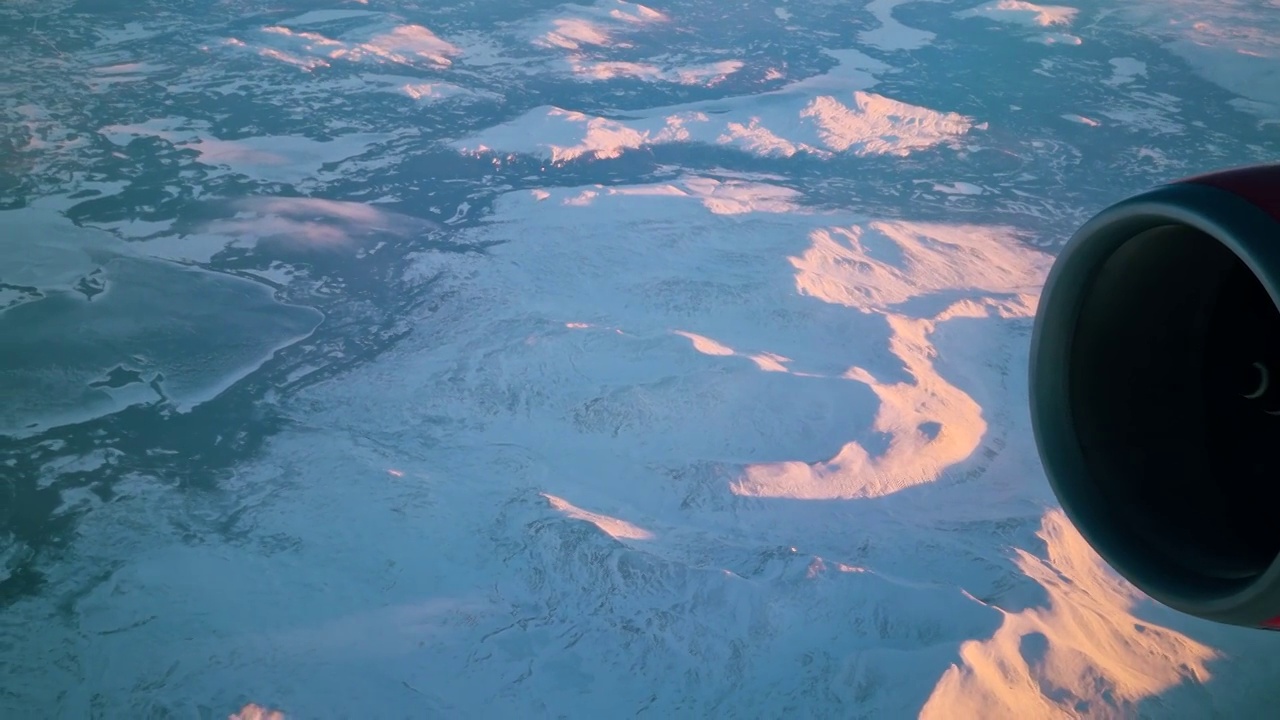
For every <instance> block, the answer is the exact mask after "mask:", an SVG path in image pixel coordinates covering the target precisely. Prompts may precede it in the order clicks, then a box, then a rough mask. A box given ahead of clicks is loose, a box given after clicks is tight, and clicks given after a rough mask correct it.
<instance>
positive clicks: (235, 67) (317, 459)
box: [0, 0, 1280, 720]
mask: <svg viewBox="0 0 1280 720" xmlns="http://www.w3.org/2000/svg"><path fill="white" fill-rule="evenodd" d="M1175 14H1177V19H1176V20H1173V21H1170V20H1168V18H1170V17H1173V16H1174V15H1175ZM1272 20H1273V19H1272V18H1270V16H1268V15H1265V14H1264V13H1262V12H1261V11H1260V10H1257V8H1255V7H1254V5H1250V4H1248V3H1243V2H1239V3H1220V2H1219V3H1207V2H1200V1H1199V0H1179V2H1177V3H1175V4H1174V6H1168V4H1164V5H1157V4H1152V3H1137V4H1134V3H1129V4H1118V3H1092V4H1087V5H1083V4H1077V5H1073V6H1072V7H1064V6H1040V5H1034V4H1031V3H1028V2H1022V1H1021V0H1000V1H999V2H976V1H975V0H967V1H956V2H938V1H935V0H916V1H910V0H909V1H907V2H901V1H899V0H874V1H873V2H869V3H862V4H856V3H855V4H849V3H836V2H810V3H799V2H786V1H783V0H778V1H776V2H755V1H754V0H753V1H750V2H742V3H735V4H731V5H727V4H725V3H722V2H711V1H710V0H681V1H680V2H675V1H672V2H666V3H658V2H654V3H647V4H644V5H641V4H636V3H631V2H624V1H622V0H600V2H596V3H594V4H559V5H558V4H555V3H552V2H532V1H521V2H511V3H497V2H494V3H473V2H456V3H451V4H448V3H446V4H443V5H441V4H419V3H412V2H399V1H395V0H387V1H385V2H380V1H379V0H359V1H356V2H329V3H315V2H295V1H292V0H290V1H289V2H284V3H275V4H271V5H267V4H263V3H259V2H256V1H252V0H223V1H222V2H219V3H211V4H178V5H177V6H175V5H174V4H172V3H161V2H150V3H149V2H130V3H113V2H108V3H104V2H95V3H80V2H47V1H46V2H42V3H35V2H30V1H29V0H10V2H8V3H6V4H5V5H3V6H0V44H3V46H4V47H5V48H7V50H6V52H7V55H6V57H7V61H6V62H4V63H0V89H3V94H2V99H0V112H3V114H4V118H5V121H4V122H3V123H0V208H3V210H0V397H3V399H4V402H3V403H2V404H0V608H2V609H0V715H3V716H4V717H9V716H13V717H58V718H62V717H66V718H82V717H174V718H177V717H198V718H223V717H234V718H243V719H245V720H247V719H249V718H272V719H273V720H278V718H281V717H288V718H356V717H359V718H426V717H431V718H437V717H438V718H490V717H492V718H507V717H530V718H533V717H602V716H603V717H630V716H655V717H784V716H785V717H822V718H827V717H868V718H893V717H912V716H922V717H929V718H961V717H965V718H967V717H981V718H1004V717H1008V718H1029V717H1160V718H1166V717H1188V718H1203V717H1211V716H1223V717H1249V716H1259V715H1261V714H1263V713H1265V712H1267V711H1268V710H1269V708H1270V706H1271V704H1272V696H1273V693H1272V690H1271V688H1272V687H1273V685H1274V681H1275V678H1276V677H1280V653H1277V652H1276V650H1277V649H1280V648H1278V647H1277V645H1276V643H1277V639H1276V637H1275V636H1274V635H1269V634H1262V633H1254V632H1250V631H1246V630H1241V629H1236V628H1227V627H1219V626H1212V625H1209V624H1207V623H1204V622H1200V621H1196V620H1194V619H1190V618H1186V617H1182V616H1179V615H1176V614H1174V613H1172V612H1170V611H1168V610H1166V609H1164V608H1161V607H1158V606H1156V605H1154V604H1153V603H1152V602H1150V601H1149V600H1147V599H1145V598H1144V597H1142V596H1141V595H1140V594H1139V593H1138V592H1137V591H1135V590H1134V589H1133V588H1132V587H1131V586H1129V585H1128V584H1127V583H1125V582H1123V581H1122V580H1120V579H1119V578H1118V577H1117V576H1116V575H1115V574H1114V573H1113V572H1112V571H1110V570H1109V569H1108V568H1106V567H1105V566H1104V565H1103V564H1102V563H1101V561H1100V560H1099V559H1098V558H1097V556H1096V555H1095V554H1094V553H1093V552H1092V550H1090V549H1089V548H1088V547H1087V545H1085V543H1084V542H1083V541H1082V539H1081V538H1080V536H1079V535H1078V534H1077V533H1076V532H1075V530H1074V529H1073V528H1072V527H1071V526H1070V524H1069V523H1068V522H1067V521H1066V520H1065V518H1064V516H1063V515H1062V513H1061V511H1060V510H1058V509H1057V507H1056V503H1055V501H1054V499H1053V497H1052V495H1051V494H1050V492H1049V489H1048V486H1047V484H1046V482H1045V479H1044V476H1043V471H1042V470H1041V468H1040V465H1039V461H1038V458H1037V457H1036V454H1035V450H1034V447H1033V444H1032V440H1031V433H1030V428H1029V421H1028V417H1027V411H1026V408H1025V404H1026V396H1027V390H1026V380H1025V365H1026V362H1027V344H1028V335H1029V330H1030V324H1031V318H1032V317H1033V316H1034V313H1035V309H1036V305H1037V301H1038V295H1039V289H1040V284H1041V282H1042V281H1043V278H1044V275H1045V273H1046V272H1047V270H1048V267H1049V266H1050V265H1051V263H1052V261H1053V253H1054V252H1055V250H1056V248H1057V247H1059V246H1060V244H1061V243H1062V242H1063V241H1064V240H1065V239H1066V238H1067V237H1068V236H1069V235H1070V234H1071V232H1072V231H1074V229H1075V227H1076V226H1077V225H1078V224H1079V223H1080V222H1081V221H1083V220H1084V219H1085V218H1087V217H1088V216H1089V215H1090V214H1092V213H1093V212H1095V211H1097V210H1099V209H1101V208H1102V207H1103V206H1105V205H1106V204H1109V203H1110V202H1113V201H1115V200H1118V199H1119V198H1120V197H1123V196H1125V195H1128V194H1130V193H1132V192H1136V191H1138V190H1141V189H1144V188H1146V187H1147V186H1149V185H1152V184H1155V183H1157V182H1162V181H1165V180H1169V179H1172V178H1174V177H1177V176H1179V175H1183V174H1189V173H1191V172H1194V171H1199V170H1204V169H1209V168H1212V167H1217V166H1224V165H1231V164H1239V163H1244V162H1250V161H1257V160H1262V159H1268V158H1271V159H1274V157H1275V156H1276V153H1277V151H1278V150H1280V138H1278V136H1277V135H1276V132H1277V127H1278V125H1277V121H1278V120H1280V111H1277V106H1278V105H1277V103H1280V85H1278V84H1277V82H1276V80H1277V77H1280V76H1277V75H1275V72H1274V68H1273V66H1275V67H1280V65H1277V64H1276V55H1277V53H1280V44H1278V41H1276V40H1275V38H1280V26H1275V27H1272V26H1274V22H1271V21H1272ZM1268 22H1271V25H1266V23H1268ZM1265 28H1271V30H1276V31H1277V32H1272V31H1271V30H1267V29H1265ZM1246 73H1248V74H1249V77H1251V78H1253V80H1251V81H1249V82H1247V83H1246V82H1242V81H1241V80H1240V78H1241V77H1244V74H1246Z"/></svg>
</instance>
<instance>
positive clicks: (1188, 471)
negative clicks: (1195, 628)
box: [1030, 164, 1280, 629]
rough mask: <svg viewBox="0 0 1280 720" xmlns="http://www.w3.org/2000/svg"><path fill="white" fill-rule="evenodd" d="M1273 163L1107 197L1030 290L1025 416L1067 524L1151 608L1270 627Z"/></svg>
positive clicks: (1276, 423)
mask: <svg viewBox="0 0 1280 720" xmlns="http://www.w3.org/2000/svg"><path fill="white" fill-rule="evenodd" d="M1278 306H1280V164H1278V165H1263V166H1254V167H1247V168H1237V169H1232V170H1226V171H1222V172H1217V173H1211V174H1208V175H1201V176H1197V177H1192V178H1187V179H1185V180H1181V181H1178V182H1174V183H1170V184H1168V185H1164V186H1161V187H1157V188H1155V189H1153V190H1151V191H1149V192H1146V193H1143V194H1141V195H1137V196H1135V197H1132V198H1129V199H1127V200H1124V201H1122V202H1119V203H1117V204H1115V205H1113V206H1111V207H1109V208H1107V209H1105V210H1103V211H1102V212H1101V213H1099V214H1098V215H1097V216H1095V217H1094V218H1093V219H1091V220H1090V221H1089V222H1087V223H1086V224H1085V225H1084V226H1083V227H1082V228H1080V230H1079V231H1078V232H1077V233H1076V234H1075V235H1074V236H1073V237H1072V238H1071V240H1070V242H1068V243H1067V245H1066V247H1065V248H1064V249H1063V251H1062V253H1061V254H1060V255H1059V257H1058V259H1057V261H1056V263H1055V264H1054V267H1053V269H1052V270H1051V272H1050V274H1049V277H1048V280H1047V282H1046V284H1045V288H1044V292H1043V294H1042V295H1041V299H1040V307H1039V310H1038V312H1037V316H1036V322H1035V330H1034V333H1033V335H1032V345H1031V363H1030V400H1031V419H1032V425H1033V427H1034V430H1035V436H1036V444H1037V446H1038V449H1039V452H1040V457H1041V460H1042V461H1043V464H1044V468H1045V472H1046V474H1047V475H1048V478H1049V482H1050V484H1051V485H1052V487H1053V490H1054V493H1055V494H1056V495H1057V496H1058V499H1059V501H1060V502H1061V503H1062V506H1063V510H1064V511H1065V512H1066V514H1067V517H1068V518H1070V519H1071V521H1072V522H1073V523H1074V524H1075V525H1076V527H1077V528H1078V529H1079V530H1080V532H1081V534H1082V535H1083V536H1084V537H1085V539H1086V540H1087V541H1088V542H1089V544H1090V545H1092V546H1093V548H1094V549H1095V550H1096V551H1097V552H1098V553H1099V555H1101V556H1102V558H1103V559H1104V560H1106V561H1107V562H1108V563H1109V564H1110V565H1111V566H1112V567H1113V568H1115V570H1116V571H1117V572H1119V573H1120V574H1121V575H1123V576H1124V577H1125V578H1127V579H1128V580H1129V581H1130V582H1132V583H1133V584H1134V585H1135V586H1136V587H1137V588H1138V589H1140V590H1142V591H1143V592H1145V593H1147V594H1148V595H1150V596H1151V597H1152V598H1154V599H1155V600H1157V601H1159V602H1161V603H1164V604H1165V605H1168V606H1170V607H1172V608H1174V609H1176V610H1180V611H1182V612H1185V613H1188V614H1191V615H1195V616H1198V617H1202V618H1205V619H1208V620H1213V621H1217V622H1223V623H1230V624H1234V625H1245V626H1250V627H1260V628H1269V629H1280V561H1278V560H1277V556H1278V555H1280V310H1278V309H1277V307H1278Z"/></svg>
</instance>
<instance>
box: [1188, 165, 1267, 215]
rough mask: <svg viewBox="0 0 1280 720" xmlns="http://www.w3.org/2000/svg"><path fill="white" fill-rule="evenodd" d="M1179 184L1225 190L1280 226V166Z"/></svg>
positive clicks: (1210, 175)
mask: <svg viewBox="0 0 1280 720" xmlns="http://www.w3.org/2000/svg"><path fill="white" fill-rule="evenodd" d="M1179 182H1182V183H1196V184H1197V185H1208V186H1209V187H1213V188H1217V189H1219V190H1226V191H1227V192H1229V193H1232V194H1233V195H1238V196H1239V197H1241V198H1243V199H1245V200H1248V201H1249V202H1250V203H1252V204H1254V205H1256V206H1257V207H1258V208H1259V209H1261V210H1262V211H1263V212H1265V213H1267V214H1268V215H1270V216H1271V217H1272V218H1273V219H1275V220H1276V221H1277V222H1280V164H1277V165H1254V166H1251V167H1243V168H1236V169H1234V170H1224V171H1221V172H1215V173H1208V174H1205V175H1196V176H1194V177H1189V178H1184V179H1183V180H1180V181H1179Z"/></svg>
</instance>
